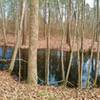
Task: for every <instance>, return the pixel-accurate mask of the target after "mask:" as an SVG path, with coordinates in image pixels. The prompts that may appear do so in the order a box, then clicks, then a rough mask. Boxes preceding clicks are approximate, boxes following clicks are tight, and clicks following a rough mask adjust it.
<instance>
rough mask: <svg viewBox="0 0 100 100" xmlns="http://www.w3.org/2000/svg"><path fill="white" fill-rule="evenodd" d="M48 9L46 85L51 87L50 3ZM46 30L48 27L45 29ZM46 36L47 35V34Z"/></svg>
mask: <svg viewBox="0 0 100 100" xmlns="http://www.w3.org/2000/svg"><path fill="white" fill-rule="evenodd" d="M48 9H49V11H48V12H49V16H48V32H47V36H46V41H47V49H46V57H45V58H46V59H45V83H46V84H47V85H49V65H50V62H49V61H50V31H51V28H50V24H51V23H50V3H49V1H48ZM45 28H46V27H45ZM45 32H46V29H45ZM45 35H46V34H45Z"/></svg>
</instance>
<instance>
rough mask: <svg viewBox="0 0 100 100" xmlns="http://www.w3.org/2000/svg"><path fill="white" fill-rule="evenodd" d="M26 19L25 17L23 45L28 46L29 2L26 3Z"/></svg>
mask: <svg viewBox="0 0 100 100" xmlns="http://www.w3.org/2000/svg"><path fill="white" fill-rule="evenodd" d="M25 12H26V13H25V17H24V22H23V36H22V45H26V43H27V33H28V31H27V27H28V25H27V24H28V23H27V22H28V21H27V18H28V1H27V3H26V11H25Z"/></svg>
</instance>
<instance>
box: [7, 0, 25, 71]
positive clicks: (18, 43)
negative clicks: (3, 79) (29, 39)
mask: <svg viewBox="0 0 100 100" xmlns="http://www.w3.org/2000/svg"><path fill="white" fill-rule="evenodd" d="M25 5H26V0H24V2H23V10H22V15H21V22H20V26H19V29H18V37H17V42H16V44H15V49H14V53H13V56H12V60H11V63H10V67H9V71H10V72H12V70H13V68H14V64H15V59H16V56H17V52H18V49H19V47H20V46H21V33H22V25H23V20H24V14H25Z"/></svg>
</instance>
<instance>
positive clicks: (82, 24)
mask: <svg viewBox="0 0 100 100" xmlns="http://www.w3.org/2000/svg"><path fill="white" fill-rule="evenodd" d="M84 18H85V0H82V13H81V59H80V60H81V63H80V65H81V69H80V72H81V74H80V77H81V82H80V88H82V71H83V63H84V50H83V49H84V48H83V42H84Z"/></svg>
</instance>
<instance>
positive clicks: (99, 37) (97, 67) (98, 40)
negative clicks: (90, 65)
mask: <svg viewBox="0 0 100 100" xmlns="http://www.w3.org/2000/svg"><path fill="white" fill-rule="evenodd" d="M98 22H99V0H97V32H96V35H97V59H96V60H97V61H96V75H95V79H94V86H96V83H97V78H98V70H99V56H100V53H99V49H100V33H99V31H100V29H99V23H98Z"/></svg>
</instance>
